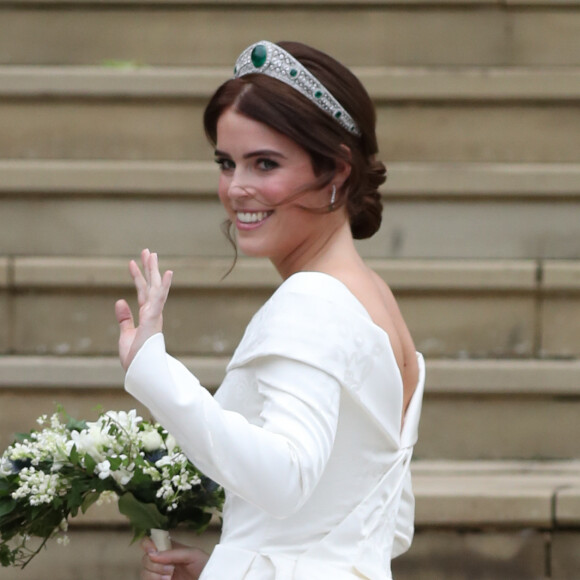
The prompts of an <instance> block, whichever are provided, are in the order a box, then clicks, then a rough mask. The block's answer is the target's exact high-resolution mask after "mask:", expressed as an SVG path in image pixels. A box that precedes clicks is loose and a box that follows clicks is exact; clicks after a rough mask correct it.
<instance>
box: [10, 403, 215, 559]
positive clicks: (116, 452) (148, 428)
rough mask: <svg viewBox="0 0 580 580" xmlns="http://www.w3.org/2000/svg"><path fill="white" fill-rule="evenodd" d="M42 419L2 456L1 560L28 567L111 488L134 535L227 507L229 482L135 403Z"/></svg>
mask: <svg viewBox="0 0 580 580" xmlns="http://www.w3.org/2000/svg"><path fill="white" fill-rule="evenodd" d="M38 423H39V425H40V426H41V428H42V429H41V430H33V431H31V432H30V433H27V434H22V435H19V436H18V437H17V440H16V441H15V442H14V443H13V444H12V445H10V446H9V447H8V449H7V450H6V451H5V452H4V454H3V455H2V457H1V458H0V564H1V565H2V566H21V567H22V568H24V567H25V566H26V565H27V564H28V563H29V562H30V560H32V558H33V557H34V556H35V555H36V554H37V553H38V552H39V551H40V550H41V549H42V547H43V546H44V545H45V544H46V542H47V541H48V540H49V539H50V538H53V537H56V538H57V541H58V542H59V543H65V544H66V543H67V542H68V537H67V536H66V530H67V526H68V521H69V518H74V517H75V516H76V515H77V514H78V513H79V512H82V513H85V512H86V511H87V509H88V508H89V507H90V506H91V505H92V504H94V503H96V502H100V501H103V500H104V499H106V498H110V497H111V496H113V497H114V496H116V497H117V498H118V506H119V511H120V512H121V513H122V514H124V515H125V516H127V518H128V519H129V522H130V524H131V527H132V530H133V533H134V540H137V539H139V538H141V537H143V536H145V535H146V534H147V533H148V532H149V531H150V530H152V529H158V530H169V529H172V528H175V527H177V526H178V525H179V524H185V525H187V527H188V528H190V529H193V530H196V531H197V532H202V531H203V530H204V529H205V528H206V527H207V526H208V524H209V522H210V520H211V518H212V516H213V515H214V514H216V513H217V514H219V513H220V512H221V508H222V505H223V501H224V492H223V489H222V488H221V487H219V486H218V485H217V484H215V483H214V482H213V481H211V480H210V479H209V478H207V477H205V476H204V475H203V474H202V473H200V472H199V471H198V470H197V469H196V468H195V466H194V465H193V464H192V463H191V462H190V461H189V460H188V459H187V458H186V457H185V455H184V454H183V453H182V451H181V449H180V448H179V447H178V445H177V444H176V442H175V439H174V438H173V437H172V436H171V435H170V434H169V433H168V432H167V431H166V430H165V429H164V428H163V427H162V426H161V425H159V424H158V423H152V422H147V421H144V420H143V419H142V418H141V417H139V416H138V415H137V412H136V411H135V410H132V411H129V412H124V411H120V412H115V411H107V412H104V413H101V414H100V415H99V417H98V419H97V420H96V421H95V422H85V421H77V420H75V419H72V418H71V417H68V416H67V415H66V413H65V412H64V410H63V409H62V408H59V409H58V410H57V412H56V413H55V414H53V415H52V416H51V417H48V416H46V415H44V416H42V417H40V418H39V419H38ZM33 538H36V541H33ZM31 544H32V545H31Z"/></svg>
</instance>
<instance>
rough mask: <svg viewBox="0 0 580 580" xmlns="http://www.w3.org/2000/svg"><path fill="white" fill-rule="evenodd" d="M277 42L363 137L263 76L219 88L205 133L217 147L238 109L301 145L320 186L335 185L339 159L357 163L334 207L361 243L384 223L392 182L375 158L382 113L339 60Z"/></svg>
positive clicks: (209, 107)
mask: <svg viewBox="0 0 580 580" xmlns="http://www.w3.org/2000/svg"><path fill="white" fill-rule="evenodd" d="M277 44H278V46H280V47H282V48H283V49H284V50H286V51H287V52H289V53H290V54H292V56H294V58H296V59H297V60H299V61H300V62H301V63H302V64H303V65H304V66H305V67H306V68H307V69H308V70H309V71H310V72H311V73H312V74H313V75H314V76H315V77H316V78H317V79H318V80H319V81H320V82H321V83H322V84H323V85H324V86H325V87H326V88H327V89H328V90H329V91H330V93H332V95H333V96H334V97H335V98H336V99H337V100H338V102H339V103H340V104H341V105H342V106H343V107H344V108H345V109H346V110H347V111H348V113H349V114H350V115H351V117H352V118H353V119H354V121H355V123H356V124H357V126H358V127H359V129H360V133H361V134H360V136H356V135H353V134H352V133H349V132H348V131H347V130H346V129H345V128H343V127H342V126H341V125H339V123H337V122H336V120H335V119H333V118H332V117H331V116H330V115H329V114H328V113H325V112H324V111H322V110H321V109H320V108H318V107H317V106H316V105H315V104H314V103H312V102H310V101H309V100H308V99H307V98H306V97H304V96H303V95H302V94H300V93H299V92H298V91H296V90H295V89H293V88H292V87H290V86H289V85H287V84H286V83H283V82H281V81H278V80H276V79H273V78H271V77H269V76H266V75H263V74H249V75H246V76H244V77H241V78H238V79H231V80H228V81H226V82H225V83H224V84H223V85H221V86H220V87H219V88H218V90H217V91H216V92H215V94H214V95H213V97H212V98H211V100H210V102H209V104H208V105H207V107H206V109H205V113H204V128H205V133H206V135H207V137H208V139H209V141H210V142H211V143H212V144H213V145H214V146H215V144H216V141H217V123H218V120H219V118H220V116H221V115H222V113H223V112H224V111H225V110H226V109H228V108H230V107H232V106H233V107H235V109H236V111H238V112H239V113H241V114H243V115H245V116H247V117H249V118H251V119H254V120H255V121H258V122H260V123H264V124H265V125H268V126H269V127H271V128H272V129H274V130H276V131H278V132H279V133H282V134H283V135H285V136H287V137H289V138H290V139H292V140H293V141H294V142H295V143H297V144H298V145H300V146H301V147H302V148H303V149H304V150H305V151H306V152H307V153H308V154H309V156H310V158H311V160H312V167H313V170H314V173H315V175H316V176H317V178H318V183H317V185H318V187H324V186H325V185H329V184H330V183H331V182H332V179H333V177H334V172H335V170H336V159H343V160H344V161H345V162H347V163H349V164H350V165H351V173H350V175H349V177H348V179H347V180H346V182H345V184H344V186H343V188H342V190H341V191H339V192H337V199H336V203H335V204H334V205H335V207H336V206H339V205H346V208H347V213H348V216H349V220H350V228H351V231H352V235H353V237H354V238H355V239H365V238H370V237H371V236H372V235H373V234H375V233H376V232H377V230H378V229H379V227H380V225H381V214H382V204H381V197H380V194H379V192H378V188H379V186H380V185H381V184H382V183H384V181H385V179H386V169H385V166H384V164H383V163H382V162H380V161H378V160H377V159H375V155H376V154H377V152H378V146H377V138H376V134H375V125H376V115H375V109H374V106H373V103H372V101H371V98H370V97H369V95H368V93H367V91H366V90H365V88H364V87H363V85H362V84H361V82H360V81H359V80H358V79H357V78H356V76H354V75H353V74H352V72H350V70H349V69H348V68H346V67H345V66H343V65H342V64H340V63H339V62H338V61H336V60H335V59H334V58H332V57H330V56H328V55H327V54H325V53H323V52H320V51H319V50H316V49H314V48H311V47H309V46H306V45H304V44H301V43H298V42H278V43H277ZM343 145H346V147H347V148H348V149H347V148H345V147H343Z"/></svg>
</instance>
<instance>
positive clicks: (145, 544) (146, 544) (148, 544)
mask: <svg viewBox="0 0 580 580" xmlns="http://www.w3.org/2000/svg"><path fill="white" fill-rule="evenodd" d="M141 549H142V550H143V551H144V552H145V553H146V554H149V553H151V552H157V547H156V546H155V543H154V542H153V540H152V539H151V538H148V537H147V538H143V541H142V542H141Z"/></svg>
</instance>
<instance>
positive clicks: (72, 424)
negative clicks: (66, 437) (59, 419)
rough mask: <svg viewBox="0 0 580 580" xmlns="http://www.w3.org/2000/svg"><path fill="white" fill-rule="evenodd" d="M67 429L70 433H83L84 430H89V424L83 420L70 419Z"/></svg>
mask: <svg viewBox="0 0 580 580" xmlns="http://www.w3.org/2000/svg"><path fill="white" fill-rule="evenodd" d="M66 428H67V430H68V431H79V432H80V431H82V430H83V429H86V428H87V422H86V421H84V420H83V419H81V420H78V419H74V418H73V417H68V421H67V424H66Z"/></svg>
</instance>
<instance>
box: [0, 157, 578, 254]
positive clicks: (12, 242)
mask: <svg viewBox="0 0 580 580" xmlns="http://www.w3.org/2000/svg"><path fill="white" fill-rule="evenodd" d="M388 167H389V178H388V180H387V183H386V185H385V186H384V187H383V189H382V193H383V195H384V203H385V212H384V217H383V226H382V228H381V230H380V231H379V232H378V233H377V234H376V235H375V236H374V237H373V238H372V239H371V240H368V241H365V242H361V243H360V244H359V248H360V251H361V253H362V254H363V255H364V256H365V257H366V258H373V259H381V258H414V259H416V258H425V259H432V258H436V259H447V258H451V259H454V258H460V259H473V258H487V259H535V258H565V259H572V258H574V259H578V258H580V220H578V219H577V215H578V213H579V211H580V208H579V205H580V164H575V163H570V164H566V163H555V164H526V163H523V164H503V163H498V164H488V163H467V164H463V163H396V162H393V163H388ZM217 175H218V174H217V168H216V167H215V165H214V164H213V163H209V162H207V163H206V162H161V161H155V162H153V161H149V162H137V161H23V160H4V161H0V248H2V252H3V253H4V254H7V255H56V256H58V255H70V254H75V255H90V256H103V255H105V256H106V255H135V254H136V253H138V252H139V251H140V249H141V248H142V247H145V246H150V247H152V248H155V249H156V250H157V251H158V252H159V253H160V254H162V255H172V256H191V255H194V256H200V257H201V256H206V257H207V256H221V257H230V256H231V255H232V248H231V246H230V245H229V244H228V243H227V241H226V240H225V238H224V237H223V235H222V233H221V231H220V227H219V226H220V224H221V222H222V221H223V219H224V212H223V210H222V208H221V206H220V204H219V201H218V199H217V196H216V194H215V191H216V184H217V179H218V177H217ZM23 224H25V225H24V226H23ZM31 230H34V235H33V236H32V235H30V231H31ZM168 231H171V232H172V234H171V235H170V236H168V235H167V232H168Z"/></svg>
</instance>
